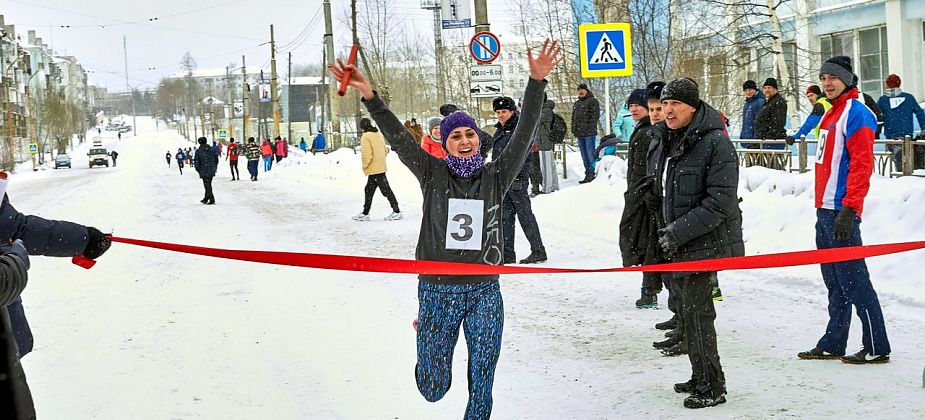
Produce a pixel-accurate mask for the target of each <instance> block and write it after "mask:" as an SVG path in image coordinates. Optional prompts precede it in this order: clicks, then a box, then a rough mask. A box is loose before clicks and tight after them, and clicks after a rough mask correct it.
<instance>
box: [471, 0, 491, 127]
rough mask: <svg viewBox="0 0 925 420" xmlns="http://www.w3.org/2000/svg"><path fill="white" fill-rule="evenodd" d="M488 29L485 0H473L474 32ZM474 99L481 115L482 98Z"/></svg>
mask: <svg viewBox="0 0 925 420" xmlns="http://www.w3.org/2000/svg"><path fill="white" fill-rule="evenodd" d="M489 29H490V26H489V25H488V4H487V3H486V0H475V33H479V32H485V31H488V30H489ZM475 101H476V103H477V104H478V108H479V109H478V115H479V116H480V117H481V116H482V115H483V114H485V113H484V112H482V98H476V100H475ZM489 101H491V99H489ZM486 112H487V110H486Z"/></svg>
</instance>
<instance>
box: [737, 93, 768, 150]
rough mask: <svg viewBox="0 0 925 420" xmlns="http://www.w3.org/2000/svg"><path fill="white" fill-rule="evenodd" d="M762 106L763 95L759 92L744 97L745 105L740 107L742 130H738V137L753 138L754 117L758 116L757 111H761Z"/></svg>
mask: <svg viewBox="0 0 925 420" xmlns="http://www.w3.org/2000/svg"><path fill="white" fill-rule="evenodd" d="M763 106H764V95H763V94H762V93H761V92H758V93H755V95H754V96H752V97H751V98H745V106H744V107H742V131H741V132H739V138H740V139H754V138H755V117H757V116H758V111H761V107H763ZM752 147H754V146H752Z"/></svg>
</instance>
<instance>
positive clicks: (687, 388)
mask: <svg viewBox="0 0 925 420" xmlns="http://www.w3.org/2000/svg"><path fill="white" fill-rule="evenodd" d="M674 392H677V393H678V394H690V393H692V392H694V380H693V379H691V380H689V381H687V382H681V383H679V384H674Z"/></svg>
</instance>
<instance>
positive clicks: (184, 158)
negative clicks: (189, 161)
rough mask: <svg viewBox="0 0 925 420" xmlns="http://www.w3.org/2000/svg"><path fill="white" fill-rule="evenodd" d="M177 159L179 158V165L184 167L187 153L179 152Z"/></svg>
mask: <svg viewBox="0 0 925 420" xmlns="http://www.w3.org/2000/svg"><path fill="white" fill-rule="evenodd" d="M176 157H177V163H178V164H180V166H183V162H184V161H186V153H184V152H177V156H176Z"/></svg>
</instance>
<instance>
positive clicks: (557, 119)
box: [549, 113, 568, 144]
mask: <svg viewBox="0 0 925 420" xmlns="http://www.w3.org/2000/svg"><path fill="white" fill-rule="evenodd" d="M551 125H552V126H551V127H549V141H551V142H553V143H556V144H561V143H562V142H563V141H565V135H566V133H567V132H568V127H566V126H565V119H564V118H562V116H561V115H559V114H556V113H553V114H552V124H551Z"/></svg>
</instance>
